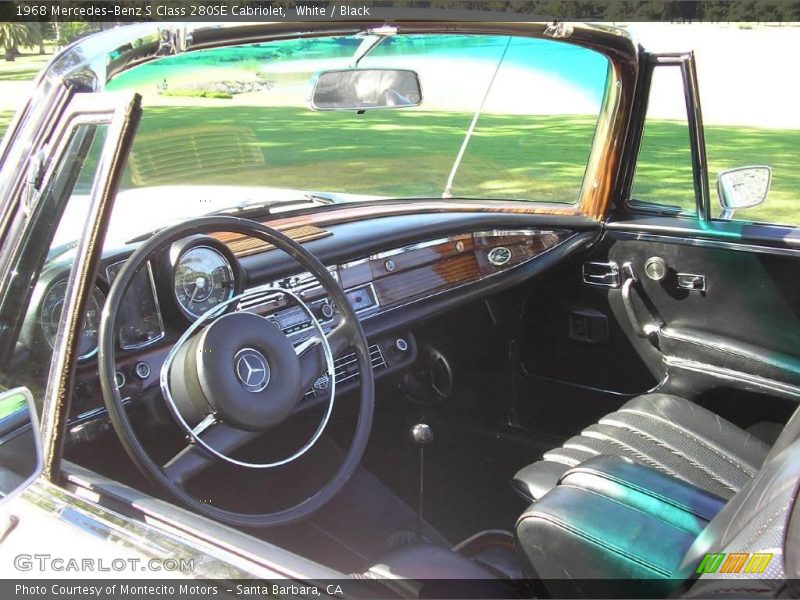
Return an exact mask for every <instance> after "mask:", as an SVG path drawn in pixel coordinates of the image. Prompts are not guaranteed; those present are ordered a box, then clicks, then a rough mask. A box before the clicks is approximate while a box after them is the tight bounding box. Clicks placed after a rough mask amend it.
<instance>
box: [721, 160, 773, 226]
mask: <svg viewBox="0 0 800 600" xmlns="http://www.w3.org/2000/svg"><path fill="white" fill-rule="evenodd" d="M771 181H772V169H771V168H770V167H766V166H751V167H738V168H736V169H728V170H727V171H722V172H721V173H720V174H719V175H717V194H718V196H719V204H720V206H721V207H722V214H721V215H720V219H726V220H730V219H731V218H732V217H733V211H735V210H741V209H743V208H753V207H754V206H758V205H760V204H763V203H764V201H765V200H766V199H767V194H768V193H769V184H770V182H771Z"/></svg>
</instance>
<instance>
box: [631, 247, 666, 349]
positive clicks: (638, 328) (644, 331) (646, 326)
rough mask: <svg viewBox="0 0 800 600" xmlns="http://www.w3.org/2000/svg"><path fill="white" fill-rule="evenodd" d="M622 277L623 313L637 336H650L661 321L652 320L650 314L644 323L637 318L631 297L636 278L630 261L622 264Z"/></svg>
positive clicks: (660, 325)
mask: <svg viewBox="0 0 800 600" xmlns="http://www.w3.org/2000/svg"><path fill="white" fill-rule="evenodd" d="M622 277H623V278H624V279H625V282H624V283H623V284H622V306H624V307H625V314H627V315H628V320H629V321H630V322H631V326H632V327H633V331H634V333H636V335H637V336H639V337H641V338H647V337H650V336H651V335H652V334H654V333H657V332H658V331H659V330H660V329H661V327H662V326H663V323H658V322H656V321H655V320H653V318H652V315H649V316H650V319H648V321H646V322H645V323H642V321H641V320H640V319H639V315H638V314H637V313H636V306H635V305H634V303H633V297H632V290H633V286H634V285H636V283H637V282H638V279H637V278H636V272H635V271H634V270H633V265H632V264H631V263H629V262H626V263H625V264H623V265H622Z"/></svg>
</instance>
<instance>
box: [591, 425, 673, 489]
mask: <svg viewBox="0 0 800 600" xmlns="http://www.w3.org/2000/svg"><path fill="white" fill-rule="evenodd" d="M583 435H585V436H586V437H593V438H595V439H604V440H607V441H608V442H610V443H611V444H612V445H614V444H616V445H617V446H619V447H621V448H622V449H623V450H627V451H628V452H629V453H630V454H633V455H634V456H635V457H636V458H638V459H639V460H640V461H642V462H643V463H645V464H647V465H649V466H651V467H653V468H654V469H656V470H659V471H661V472H663V473H666V474H667V475H671V476H673V477H677V478H678V479H685V478H683V477H681V476H680V474H679V473H678V472H677V471H675V470H673V469H670V468H669V467H668V466H667V465H665V464H662V463H660V462H658V461H657V460H656V459H654V458H651V457H650V456H647V455H646V454H644V453H643V452H641V451H639V450H637V449H636V448H634V447H633V446H631V445H630V444H626V443H624V442H621V441H619V440H616V439H614V438H612V437H610V436H608V435H606V434H604V433H601V432H599V431H586V432H584V434H583ZM597 454H600V452H598V453H597ZM623 456H624V454H623Z"/></svg>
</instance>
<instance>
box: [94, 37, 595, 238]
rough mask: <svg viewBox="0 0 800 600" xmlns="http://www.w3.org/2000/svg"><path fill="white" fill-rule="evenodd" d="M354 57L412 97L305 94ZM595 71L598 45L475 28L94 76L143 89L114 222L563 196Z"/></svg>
mask: <svg viewBox="0 0 800 600" xmlns="http://www.w3.org/2000/svg"><path fill="white" fill-rule="evenodd" d="M354 66H357V67H358V68H359V69H362V68H363V69H366V68H373V69H374V68H382V69H405V70H410V71H413V72H415V73H416V74H417V75H418V76H419V82H420V85H421V94H422V100H421V102H420V103H419V104H418V105H415V106H408V107H402V108H391V109H375V110H365V111H354V110H345V111H315V110H313V109H312V108H311V104H310V101H309V100H310V93H311V89H312V86H313V82H314V81H315V77H317V76H318V74H319V73H320V71H323V70H328V69H345V68H350V67H354ZM608 71H609V62H608V59H607V58H606V57H604V56H603V55H601V54H599V53H597V52H594V51H592V50H589V49H586V48H581V47H579V46H575V45H571V44H569V43H565V42H561V41H555V40H549V39H535V38H524V37H508V36H485V35H388V36H384V37H381V36H370V35H359V36H348V37H324V38H313V39H300V40H286V41H277V42H269V43H260V44H249V45H243V46H235V47H228V48H222V49H213V50H204V51H196V52H189V53H184V54H180V55H176V56H171V57H165V58H163V59H159V60H157V61H153V62H149V63H146V64H143V65H140V66H138V67H135V68H133V69H131V70H129V71H126V72H124V73H122V74H121V75H119V76H118V77H116V78H115V79H114V80H112V81H111V82H110V83H109V85H108V89H109V90H119V89H134V90H136V91H137V92H139V93H141V94H142V95H143V105H144V113H143V116H142V120H141V124H140V126H139V130H138V132H137V135H136V138H135V140H134V144H133V148H132V151H131V155H130V158H129V162H128V166H127V169H126V172H125V174H124V177H123V181H122V184H121V192H120V194H119V196H118V200H117V207H116V208H115V214H114V217H113V218H112V232H113V231H114V230H117V232H118V233H119V235H118V236H117V237H118V238H119V239H117V240H116V241H125V240H122V238H123V237H125V236H133V235H136V234H137V233H139V234H141V233H144V232H147V231H149V230H151V229H153V228H154V227H157V226H163V225H164V224H167V223H168V222H169V221H171V220H178V219H182V218H187V217H191V216H195V215H199V214H204V213H209V212H214V211H219V210H223V209H226V208H229V207H237V206H240V207H241V206H252V205H267V204H274V203H279V202H284V203H285V201H288V200H294V201H297V200H300V201H305V202H309V203H313V202H325V203H330V202H347V201H352V200H359V201H364V200H370V199H384V198H442V197H454V198H465V199H504V200H524V201H533V202H548V203H566V204H572V203H575V202H576V201H577V200H578V198H579V195H580V190H581V186H582V183H583V175H584V171H585V168H586V163H587V160H588V156H589V153H590V150H591V145H592V140H593V137H594V132H595V127H596V124H597V120H598V115H599V113H600V110H601V107H602V103H603V98H604V95H605V90H606V85H607V79H608ZM309 196H317V198H316V199H314V198H309ZM292 206H295V205H292ZM115 224H116V227H115ZM112 237H113V236H112Z"/></svg>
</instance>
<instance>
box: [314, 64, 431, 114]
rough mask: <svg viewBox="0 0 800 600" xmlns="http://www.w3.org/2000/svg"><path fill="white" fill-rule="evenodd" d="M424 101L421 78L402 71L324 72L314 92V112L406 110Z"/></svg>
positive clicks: (320, 75)
mask: <svg viewBox="0 0 800 600" xmlns="http://www.w3.org/2000/svg"><path fill="white" fill-rule="evenodd" d="M421 102H422V88H421V87H420V83H419V75H417V73H415V72H414V71H408V70H399V69H342V70H337V71H322V72H321V73H319V74H318V75H317V80H316V82H315V83H314V89H313V91H312V92H311V108H312V109H314V110H368V109H375V108H407V107H409V106H418V105H419V104H420V103H421Z"/></svg>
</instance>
